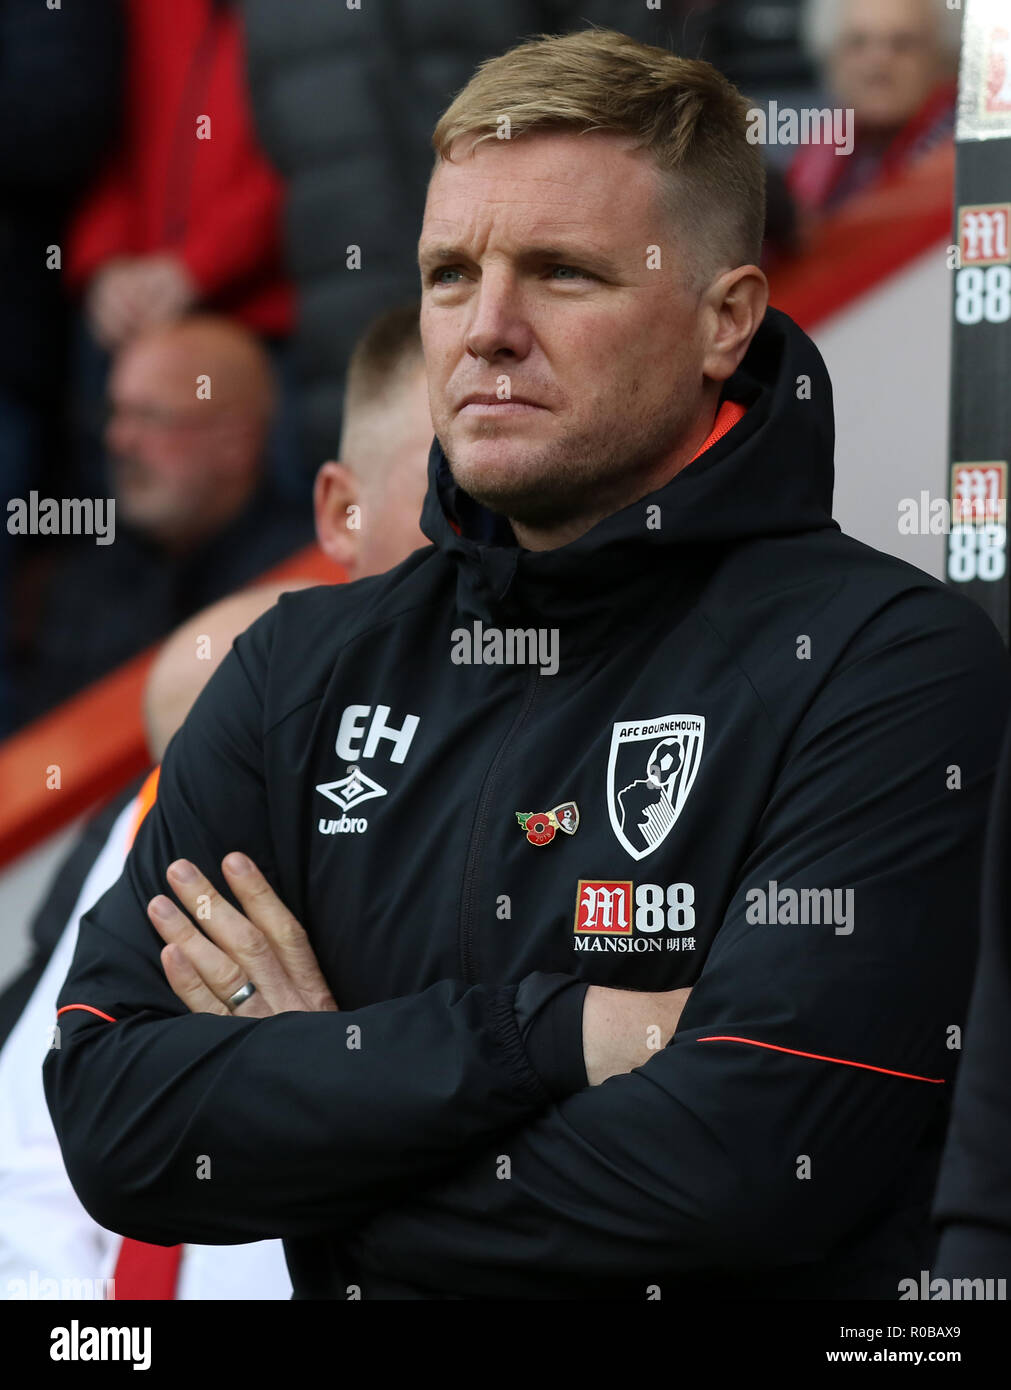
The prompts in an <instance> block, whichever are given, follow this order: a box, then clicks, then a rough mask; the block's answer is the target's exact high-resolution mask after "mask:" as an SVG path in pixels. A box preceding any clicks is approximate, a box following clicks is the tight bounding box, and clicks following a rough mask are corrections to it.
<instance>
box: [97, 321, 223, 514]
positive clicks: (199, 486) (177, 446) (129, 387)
mask: <svg viewBox="0 0 1011 1390" xmlns="http://www.w3.org/2000/svg"><path fill="white" fill-rule="evenodd" d="M179 358H180V355H179V354H177V353H174V352H171V351H167V350H166V349H165V347H164V346H163V345H161V344H158V343H151V344H144V343H140V344H137V345H135V346H131V347H127V348H126V349H124V351H123V352H122V353H121V354H120V356H119V357H118V358H117V359H116V362H115V364H114V366H113V369H112V372H111V373H110V377H109V412H110V413H109V421H108V424H107V426H106V431H105V443H106V448H107V450H108V455H109V467H110V472H111V480H112V485H113V491H114V492H115V495H116V506H117V510H118V513H119V517H120V519H121V520H122V521H123V522H124V523H126V524H127V525H129V526H133V527H135V528H136V529H137V530H139V531H142V532H145V533H147V534H149V535H151V536H152V537H154V538H156V539H165V538H172V539H184V538H185V532H186V531H187V530H188V529H192V530H193V531H194V532H195V533H200V532H202V531H203V530H204V529H205V523H207V522H208V520H213V519H214V518H215V517H216V515H217V510H218V502H217V499H216V493H217V492H219V491H222V492H223V491H224V490H225V488H226V485H227V486H228V487H229V488H230V487H231V486H232V484H233V481H234V479H233V475H234V474H235V473H236V472H237V471H239V472H242V473H245V472H246V471H248V470H247V462H246V460H245V454H246V453H247V452H249V450H248V449H247V447H246V442H245V432H244V431H243V430H242V429H241V427H237V426H236V425H235V422H233V421H232V419H231V413H230V412H228V411H223V410H222V409H219V408H218V406H217V405H216V403H215V402H214V401H213V400H212V401H207V400H198V399H197V397H196V391H195V386H194V373H193V370H192V364H191V363H190V362H188V361H181V360H179Z"/></svg>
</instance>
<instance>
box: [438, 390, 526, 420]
mask: <svg viewBox="0 0 1011 1390" xmlns="http://www.w3.org/2000/svg"><path fill="white" fill-rule="evenodd" d="M544 409H546V407H545V406H542V405H538V403H537V402H536V401H531V400H527V399H526V397H524V396H510V397H509V399H508V400H502V399H500V398H499V397H498V396H491V395H487V394H483V393H480V392H475V393H474V394H473V395H471V396H468V397H467V398H466V399H465V400H464V401H463V403H462V404H461V405H460V406H459V408H458V410H457V414H458V415H471V416H484V417H485V418H488V417H492V418H494V419H499V418H502V417H505V416H509V415H529V414H532V413H533V412H534V411H535V410H544Z"/></svg>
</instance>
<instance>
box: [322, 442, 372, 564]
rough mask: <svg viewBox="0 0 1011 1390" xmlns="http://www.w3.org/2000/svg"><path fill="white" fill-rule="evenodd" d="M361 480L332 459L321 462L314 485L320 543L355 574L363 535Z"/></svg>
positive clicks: (343, 465) (327, 553)
mask: <svg viewBox="0 0 1011 1390" xmlns="http://www.w3.org/2000/svg"><path fill="white" fill-rule="evenodd" d="M359 497H360V492H359V487H358V480H357V479H356V477H355V475H354V474H353V473H352V472H351V469H350V468H348V467H347V465H346V464H343V463H340V462H338V461H336V460H334V459H328V460H327V462H326V463H324V464H322V465H321V466H320V470H319V472H318V473H317V474H316V481H315V483H314V484H313V489H312V507H313V514H314V516H315V520H316V539H317V541H318V542H319V547H320V549H321V550H322V551H323V553H324V555H326V556H327V557H328V558H329V559H331V560H333V561H334V563H335V564H338V565H341V566H343V568H344V569H346V570H347V572H348V575H349V576H353V574H354V571H355V567H356V563H357V560H358V549H359V545H360V537H361V534H362V532H361V504H360V501H359Z"/></svg>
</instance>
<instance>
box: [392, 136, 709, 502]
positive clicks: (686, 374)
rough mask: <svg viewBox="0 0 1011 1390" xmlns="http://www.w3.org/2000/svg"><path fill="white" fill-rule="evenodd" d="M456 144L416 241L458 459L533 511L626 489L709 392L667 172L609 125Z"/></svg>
mask: <svg viewBox="0 0 1011 1390" xmlns="http://www.w3.org/2000/svg"><path fill="white" fill-rule="evenodd" d="M453 155H454V157H455V158H457V160H458V161H459V162H457V163H455V164H450V163H445V162H444V163H442V164H440V165H439V166H438V168H437V169H436V171H435V173H434V174H433V177H432V181H431V184H430V186H429V191H428V201H427V205H426V208H425V220H424V225H423V228H422V233H421V241H420V245H419V261H420V265H421V275H422V309H421V333H422V341H423V344H424V349H425V361H426V366H427V370H428V381H429V398H430V402H431V409H432V420H433V423H434V426H435V432H436V434H437V435H438V437H439V440H440V443H441V444H442V446H443V449H444V451H445V453H446V455H447V457H448V459H449V461H450V464H451V466H452V469H453V475H454V477H455V478H456V480H457V482H458V483H459V484H460V485H461V486H462V487H463V488H464V489H465V490H466V491H467V492H469V493H470V494H471V496H473V497H475V498H477V499H478V500H479V501H481V502H483V503H485V505H487V506H489V507H491V508H492V509H493V510H495V511H498V512H501V513H503V514H504V515H506V516H508V517H510V518H512V519H514V520H517V521H520V522H522V523H523V524H524V525H528V526H541V527H546V526H551V525H559V524H564V523H565V522H566V521H569V520H571V519H573V518H576V517H579V516H581V515H584V514H585V513H586V512H587V510H588V509H590V510H592V509H593V507H594V506H595V505H596V504H603V505H604V506H605V507H606V504H607V502H608V500H609V499H611V498H613V499H615V500H616V501H618V499H620V504H622V505H623V504H624V501H625V500H626V499H628V497H629V493H630V490H631V489H632V488H633V487H634V484H635V481H636V480H637V479H643V480H645V479H648V478H649V477H650V476H651V474H652V473H654V472H655V471H656V469H657V466H658V464H660V463H661V462H662V460H663V458H664V457H665V456H666V455H669V454H670V452H671V450H672V448H673V447H674V446H676V445H677V444H678V443H679V442H682V441H683V438H684V436H685V435H686V433H687V432H689V431H690V430H691V429H692V428H693V426H694V425H695V424H697V421H698V418H699V414H700V406H701V402H702V398H701V392H702V388H703V374H702V358H703V353H702V348H701V344H700V334H699V332H698V318H697V306H698V293H697V291H696V290H694V289H693V288H692V286H691V284H690V275H689V273H688V268H687V267H686V266H685V265H684V264H683V263H682V262H679V257H678V248H677V244H676V238H675V235H674V230H673V228H672V225H671V221H670V219H669V216H668V215H667V214H666V213H665V211H664V210H663V208H662V206H661V204H660V201H659V182H658V178H659V176H658V174H657V172H656V170H655V168H654V166H653V165H652V164H651V163H650V162H649V161H648V159H647V157H646V156H645V155H643V154H642V153H641V152H638V151H635V150H633V148H632V142H631V140H629V139H626V138H625V137H622V136H617V135H613V134H611V133H609V132H607V133H605V132H600V131H594V132H591V133H588V134H585V135H579V134H573V133H569V132H564V133H555V132H552V133H537V134H532V135H524V136H522V137H520V138H518V139H517V140H515V141H499V140H489V141H485V142H483V143H482V144H480V145H477V146H476V147H474V148H473V150H471V151H470V152H469V153H468V152H467V148H465V149H463V150H460V149H459V147H457V148H454V150H453ZM657 248H659V252H660V256H661V261H660V266H659V268H652V262H653V261H655V258H656V255H657ZM474 393H480V394H483V395H486V396H488V397H490V398H491V403H471V404H468V403H467V398H468V397H470V396H471V395H473V394H474ZM507 396H508V397H511V401H510V400H509V399H505V397H507ZM647 490H649V489H648V488H647V487H643V490H642V492H639V493H638V494H637V495H643V492H645V491H647ZM588 498H589V499H591V501H590V502H589V506H588ZM598 509H599V507H598ZM601 514H603V513H601Z"/></svg>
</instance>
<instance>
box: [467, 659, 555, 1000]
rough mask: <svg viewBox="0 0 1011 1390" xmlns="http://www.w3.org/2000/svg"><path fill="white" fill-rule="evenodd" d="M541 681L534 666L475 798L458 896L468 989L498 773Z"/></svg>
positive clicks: (472, 977) (472, 974) (474, 972)
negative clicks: (480, 875) (480, 880)
mask: <svg viewBox="0 0 1011 1390" xmlns="http://www.w3.org/2000/svg"><path fill="white" fill-rule="evenodd" d="M540 678H541V677H540V671H539V670H538V668H537V667H536V666H535V667H534V668H533V670H532V671H531V673H530V682H529V684H528V686H527V690H526V694H525V696H524V699H523V704H522V706H521V707H520V711H519V713H518V714H517V716H516V718H515V719H514V720H513V722H512V724H511V725H510V726H509V731H508V733H507V734H506V736H505V738H504V739H503V740H502V742H501V744H500V745H499V748H498V752H497V753H496V754H495V757H494V758H493V759H492V762H491V765H490V766H489V768H488V772H487V775H486V776H485V779H484V784H483V786H482V787H481V791H480V794H479V795H478V800H477V810H476V811H475V813H474V826H473V829H472V831H471V837H470V846H469V848H468V850H467V862H466V865H465V866H464V870H463V891H462V892H461V894H460V964H461V967H462V970H463V980H464V983H465V984H469V985H473V984H477V978H478V976H477V966H476V963H475V960H474V923H475V918H476V915H477V888H478V869H479V867H480V862H481V856H482V853H483V851H484V837H485V828H486V826H487V823H488V815H489V810H490V807H491V801H492V796H493V793H494V791H495V786H496V783H497V781H498V773H499V769H500V767H501V766H502V761H503V759H504V758H505V755H506V751H507V750H508V749H509V748H510V746H511V745H512V742H513V740H514V739H515V737H516V735H517V734H518V733H519V731H520V728H521V727H522V726H523V724H524V722H525V721H526V718H527V715H528V714H529V713H530V709H531V706H532V705H533V703H534V699H535V698H536V695H537V687H538V684H539V682H540Z"/></svg>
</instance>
